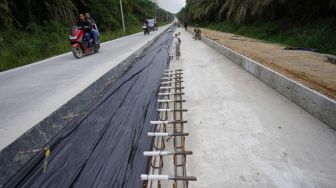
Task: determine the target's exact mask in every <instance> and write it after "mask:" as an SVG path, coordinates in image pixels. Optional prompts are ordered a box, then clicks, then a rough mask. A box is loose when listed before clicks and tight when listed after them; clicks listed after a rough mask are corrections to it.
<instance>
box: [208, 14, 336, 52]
mask: <svg viewBox="0 0 336 188" xmlns="http://www.w3.org/2000/svg"><path fill="white" fill-rule="evenodd" d="M335 23H336V21H335V19H329V20H322V21H321V20H319V21H313V22H309V23H308V22H305V23H292V22H289V21H287V20H279V21H273V22H255V23H250V24H245V25H240V26H239V25H235V24H233V23H228V22H225V23H211V24H208V25H207V26H206V27H207V28H209V29H214V30H219V31H224V32H229V33H235V34H239V35H243V36H247V37H251V38H256V39H261V40H264V41H268V42H271V43H277V44H283V45H286V46H292V47H304V48H317V49H319V50H320V52H321V53H329V54H334V55H336V37H335V33H336V24H335Z"/></svg>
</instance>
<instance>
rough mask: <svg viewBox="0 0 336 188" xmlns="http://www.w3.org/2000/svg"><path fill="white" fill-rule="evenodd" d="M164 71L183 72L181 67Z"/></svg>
mask: <svg viewBox="0 0 336 188" xmlns="http://www.w3.org/2000/svg"><path fill="white" fill-rule="evenodd" d="M164 72H166V73H168V72H183V70H182V69H176V70H165V71H164Z"/></svg>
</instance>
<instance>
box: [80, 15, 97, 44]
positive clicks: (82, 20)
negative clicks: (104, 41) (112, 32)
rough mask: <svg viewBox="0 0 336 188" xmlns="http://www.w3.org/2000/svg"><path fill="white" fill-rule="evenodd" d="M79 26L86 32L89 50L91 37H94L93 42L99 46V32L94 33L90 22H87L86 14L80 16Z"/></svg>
mask: <svg viewBox="0 0 336 188" xmlns="http://www.w3.org/2000/svg"><path fill="white" fill-rule="evenodd" d="M77 26H78V27H79V28H81V29H82V30H84V31H85V35H84V36H85V40H86V45H87V47H88V48H90V40H91V35H92V36H93V42H94V43H95V44H97V42H98V32H92V25H91V23H90V22H89V21H87V19H86V18H85V16H84V14H79V21H78V23H77Z"/></svg>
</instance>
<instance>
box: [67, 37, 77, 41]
mask: <svg viewBox="0 0 336 188" xmlns="http://www.w3.org/2000/svg"><path fill="white" fill-rule="evenodd" d="M69 37H70V40H75V39H77V36H69Z"/></svg>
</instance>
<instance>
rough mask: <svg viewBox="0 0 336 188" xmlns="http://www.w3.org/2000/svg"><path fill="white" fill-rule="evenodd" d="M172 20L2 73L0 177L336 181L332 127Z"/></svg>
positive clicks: (102, 181)
mask: <svg viewBox="0 0 336 188" xmlns="http://www.w3.org/2000/svg"><path fill="white" fill-rule="evenodd" d="M167 28H168V27H167V26H166V27H162V28H160V29H159V31H158V32H156V33H152V34H151V35H150V36H142V35H141V34H136V35H133V36H130V37H126V38H122V39H118V40H115V41H111V42H109V43H107V44H105V45H102V51H101V52H99V53H98V54H94V55H91V56H88V57H85V58H83V59H81V60H74V59H71V58H73V57H72V56H71V54H65V55H62V56H59V57H54V58H52V59H50V60H46V61H43V62H39V63H36V64H33V65H30V66H27V67H22V68H19V69H14V70H12V71H8V72H4V73H0V81H1V83H2V84H1V85H0V91H1V92H0V95H1V96H0V105H1V109H0V111H1V113H0V114H1V115H0V121H1V125H0V126H1V127H0V134H1V135H0V138H1V141H2V148H3V150H2V151H1V153H0V162H1V164H0V165H1V168H0V176H1V179H0V185H1V186H2V187H175V188H177V187H196V188H197V187H330V188H332V187H335V185H336V179H335V177H336V163H335V161H336V132H335V130H334V129H333V128H331V127H330V126H328V125H326V124H324V123H323V122H322V121H320V120H319V119H317V118H316V117H314V116H313V115H311V114H310V113H308V112H306V111H305V110H304V109H302V108H301V107H299V106H298V105H296V104H295V103H293V102H292V101H290V100H289V99H288V98H286V97H284V96H283V95H281V94H280V93H279V92H277V91H275V90H274V89H272V88H271V87H269V86H268V85H266V84H265V83H263V82H262V81H260V80H259V79H257V78H256V77H254V76H253V75H251V74H249V73H248V72H246V71H245V70H243V69H242V68H241V67H240V66H239V65H237V64H235V63H233V62H232V61H231V60H230V59H228V58H227V57H225V56H223V55H221V54H220V53H218V52H217V51H215V50H214V49H212V48H211V47H209V46H208V45H207V44H205V43H203V42H202V41H195V40H194V39H193V38H192V35H191V34H190V33H189V32H188V31H185V30H182V29H180V28H177V29H176V30H175V29H167ZM174 33H180V36H179V37H180V38H181V41H182V43H181V53H182V56H181V59H180V60H172V61H169V48H170V45H171V43H172V39H173V34H174ZM144 37H150V38H144ZM144 45H145V47H143V46H144ZM131 47H133V49H132V50H129V48H131ZM141 47H142V49H140V48H141ZM139 49H140V50H139ZM116 51H119V52H120V53H119V56H118V55H116V53H115V54H112V52H116ZM134 52H135V55H134ZM111 54H112V55H111ZM131 54H133V56H132V57H131V58H127V57H129V56H130V55H131ZM110 56H111V57H110ZM126 58H127V59H126ZM125 59H126V60H125ZM76 61H78V62H76ZM79 61H81V62H79ZM64 62H66V63H64ZM74 62H75V63H74ZM120 62H121V63H120ZM81 63H82V64H81ZM119 63H120V64H119ZM65 70H66V71H65ZM84 70H85V71H84ZM93 72H94V73H93ZM20 73H24V74H21V77H20ZM76 73H78V74H79V73H80V76H78V75H76ZM51 74H52V75H53V77H51ZM34 75H36V76H34ZM86 75H87V78H86ZM115 75H118V76H115ZM25 76H26V77H27V78H25ZM14 77H18V78H15V79H14ZM11 78H13V79H11ZM47 78H48V79H47ZM58 78H59V80H58ZM50 85H51V86H50ZM45 88H47V89H45ZM52 88H56V90H53V89H52ZM67 92H68V93H67ZM21 93H23V94H24V95H25V97H23V96H22V94H21ZM64 93H66V94H64ZM53 99H56V103H57V104H55V101H54V100H53ZM21 106H22V108H20V107H21ZM36 106H37V107H36ZM5 107H7V108H5ZM29 109H31V110H30V111H29ZM41 114H42V115H41ZM25 122H26V123H25ZM41 122H42V123H41ZM17 129H18V130H19V131H18V132H16V130H17ZM23 133H24V134H23ZM22 134H23V135H22ZM21 135H22V136H21ZM14 140H15V141H14ZM13 141H14V142H13ZM1 186H0V187H1Z"/></svg>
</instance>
